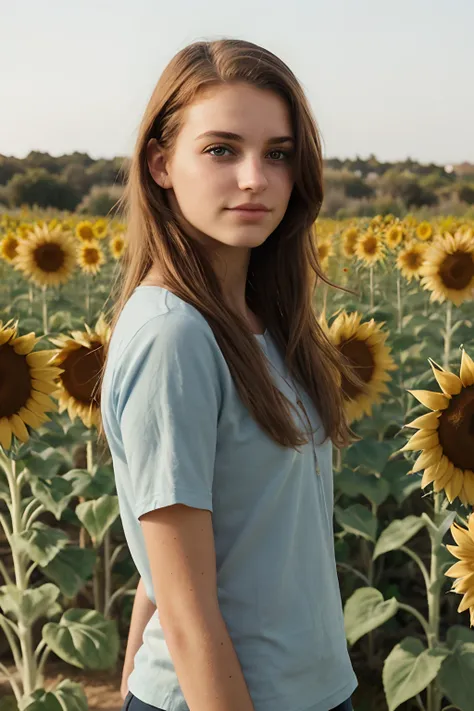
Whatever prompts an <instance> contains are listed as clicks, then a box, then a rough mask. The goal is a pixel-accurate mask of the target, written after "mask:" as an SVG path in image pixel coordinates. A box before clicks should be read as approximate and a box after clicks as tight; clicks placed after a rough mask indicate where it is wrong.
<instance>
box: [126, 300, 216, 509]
mask: <svg viewBox="0 0 474 711" xmlns="http://www.w3.org/2000/svg"><path fill="white" fill-rule="evenodd" d="M218 352H219V351H218V347H217V344H216V342H215V339H214V336H213V333H212V331H211V329H210V328H209V327H208V326H207V324H205V323H202V324H201V323H200V322H199V320H197V319H194V318H189V317H188V316H184V315H183V314H177V313H176V312H173V311H169V312H167V313H165V314H161V315H159V316H157V317H154V318H152V319H151V320H149V321H148V322H147V323H146V324H145V325H144V326H142V327H141V329H140V330H139V331H138V332H137V333H136V334H135V336H134V338H133V339H132V341H131V342H130V343H129V344H128V345H127V347H126V348H125V352H124V353H123V354H122V356H121V359H120V367H119V370H118V376H119V377H118V378H117V380H116V383H115V388H116V392H117V399H116V403H117V404H116V414H117V421H118V423H119V427H120V432H121V437H122V443H123V448H124V454H125V458H126V462H127V469H128V472H129V476H130V490H129V496H130V500H131V503H132V507H133V510H134V512H135V515H136V517H137V518H139V517H140V516H142V515H143V514H144V513H147V512H148V511H153V510H154V509H158V508H161V507H164V506H170V505H171V504H175V503H182V504H186V505H187V506H192V507H195V508H201V509H207V510H209V511H212V482H213V476H214V463H215V454H216V441H217V421H218V415H219V410H220V401H221V389H220V383H219V370H218Z"/></svg>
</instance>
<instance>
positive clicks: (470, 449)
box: [400, 350, 474, 506]
mask: <svg viewBox="0 0 474 711" xmlns="http://www.w3.org/2000/svg"><path fill="white" fill-rule="evenodd" d="M429 362H430V365H431V368H432V369H433V373H434V376H435V378H436V380H437V382H438V383H439V385H440V387H441V390H442V391H443V392H442V393H437V392H431V391H430V390H408V392H409V393H411V394H412V395H413V397H415V398H416V399H417V400H418V401H419V402H421V403H422V404H423V405H425V407H427V408H429V409H430V410H432V412H429V413H427V414H425V415H422V416H421V417H417V418H416V420H413V422H410V423H409V424H407V425H405V427H414V428H416V429H418V430H420V431H419V432H416V433H415V434H414V435H413V436H412V437H411V439H410V440H409V441H408V442H407V443H406V445H405V446H404V447H402V449H401V450H400V451H401V452H403V451H407V450H413V451H415V450H422V453H421V454H420V456H419V457H418V459H417V460H416V462H415V464H414V466H413V467H412V469H411V471H410V472H409V473H410V474H411V473H414V472H418V471H421V469H424V473H423V479H422V480H421V486H422V488H425V487H426V486H428V484H431V482H433V488H434V490H435V492H439V491H441V489H444V490H445V492H446V496H447V497H448V499H449V501H450V502H452V501H454V499H455V498H456V497H459V498H460V500H461V501H462V503H463V504H464V505H465V506H467V505H468V504H469V505H471V506H474V431H473V429H472V422H473V421H474V363H473V361H472V360H471V358H470V357H469V356H468V354H467V353H466V351H465V350H463V352H462V357H461V369H460V373H459V377H458V376H457V375H454V373H449V372H448V371H446V370H444V369H443V368H441V367H440V366H439V365H438V364H437V363H435V362H434V361H432V360H431V359H429Z"/></svg>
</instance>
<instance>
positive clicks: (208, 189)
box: [166, 84, 293, 248]
mask: <svg viewBox="0 0 474 711" xmlns="http://www.w3.org/2000/svg"><path fill="white" fill-rule="evenodd" d="M211 130H213V131H214V130H215V131H225V132H232V133H235V134H238V135H240V136H241V137H242V139H243V140H241V141H239V140H236V139H228V138H222V137H217V136H205V137H200V136H201V134H202V133H205V132H209V131H211ZM284 136H290V137H291V136H292V127H291V122H290V116H289V112H288V108H287V106H286V104H285V102H284V101H283V99H281V98H280V97H279V96H278V95H277V94H274V93H273V92H271V91H264V90H261V89H257V88H255V87H251V86H248V85H245V84H238V85H227V86H224V87H216V88H214V89H213V90H212V91H208V92H207V93H206V94H204V95H202V96H201V97H200V98H199V99H198V100H197V101H196V102H195V103H194V104H192V105H191V106H189V107H188V108H187V109H186V111H185V114H184V119H183V125H182V128H181V130H180V132H179V134H178V138H177V141H176V145H175V150H174V153H173V156H172V158H171V160H170V162H169V163H168V164H167V166H166V167H167V172H168V175H169V180H170V183H171V188H172V189H171V190H170V191H169V193H171V194H169V197H170V199H171V202H172V203H173V204H174V207H175V208H177V209H178V210H179V212H180V213H181V214H182V216H183V217H184V220H185V221H186V223H187V224H188V225H189V226H190V227H191V228H193V230H192V231H194V232H195V234H196V236H198V234H199V233H201V234H202V235H205V236H208V237H211V238H213V239H214V240H217V241H219V242H221V243H224V244H228V245H233V246H240V247H244V246H246V247H250V248H251V247H256V246H258V245H260V244H262V242H264V241H265V239H266V238H267V237H268V236H269V235H270V234H271V233H272V232H273V231H274V230H275V228H276V227H277V226H278V224H279V223H280V222H281V220H282V218H283V216H284V214H285V212H286V208H287V206H288V202H289V199H290V195H291V191H292V188H293V177H292V156H291V151H292V148H293V146H292V144H290V143H289V142H280V143H278V144H274V145H273V144H272V145H270V144H269V143H268V141H269V139H271V138H274V137H284ZM247 202H251V203H262V204H263V205H265V206H266V207H267V208H268V210H269V211H268V212H266V213H265V214H264V215H263V216H262V217H261V218H259V219H251V220H250V219H249V218H248V216H247V218H246V216H245V215H244V216H243V217H242V216H241V215H240V216H239V213H237V212H233V211H232V210H230V209H229V208H235V207H236V206H237V205H240V204H242V203H247Z"/></svg>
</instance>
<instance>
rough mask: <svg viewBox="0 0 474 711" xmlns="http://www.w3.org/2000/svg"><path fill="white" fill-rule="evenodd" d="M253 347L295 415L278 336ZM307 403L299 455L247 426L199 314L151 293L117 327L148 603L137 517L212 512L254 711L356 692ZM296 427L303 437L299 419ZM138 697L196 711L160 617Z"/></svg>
mask: <svg viewBox="0 0 474 711" xmlns="http://www.w3.org/2000/svg"><path fill="white" fill-rule="evenodd" d="M255 338H257V340H258V343H259V344H260V346H261V348H262V349H263V352H264V353H265V355H266V357H267V359H268V362H269V367H270V371H271V373H272V377H273V378H274V381H275V384H276V385H277V387H279V388H280V390H281V391H282V392H283V393H284V395H285V396H286V397H287V398H288V399H289V400H290V401H291V402H292V403H293V404H296V401H297V396H296V395H295V393H294V391H293V390H292V389H291V388H290V387H289V386H288V385H287V384H286V383H285V381H284V380H283V379H282V377H281V375H283V376H284V377H285V378H286V379H287V380H288V381H290V382H292V381H291V379H290V376H289V373H288V370H287V368H286V367H285V364H284V361H283V359H282V357H281V356H280V353H279V352H278V351H277V348H276V346H275V343H274V342H273V340H272V338H271V336H270V334H269V333H268V331H266V332H265V333H264V334H263V335H255ZM292 385H293V386H294V383H293V382H292ZM298 390H299V396H300V398H301V400H302V401H303V403H304V405H305V407H306V410H307V412H308V415H309V417H310V419H311V423H312V427H313V429H315V430H316V432H315V434H314V442H315V447H314V449H313V446H312V443H311V437H310V438H309V442H308V444H306V445H303V446H302V447H300V451H299V452H297V451H295V450H294V449H291V448H285V447H282V446H280V445H279V444H277V443H276V442H275V441H273V440H272V439H271V438H270V437H269V436H268V435H267V434H266V433H265V432H264V431H263V430H262V429H261V427H260V426H259V425H258V424H257V423H256V422H255V420H254V419H253V418H252V417H251V415H250V412H249V410H248V409H247V408H246V407H245V406H244V404H243V403H242V401H241V399H240V397H239V395H238V393H237V390H236V387H235V385H234V382H233V379H232V377H231V374H230V371H229V368H228V366H227V363H226V360H225V358H224V356H223V354H222V351H221V350H220V348H219V346H218V345H217V341H216V340H215V337H214V334H213V332H212V329H211V328H210V326H209V324H208V323H207V321H206V319H205V318H204V317H203V316H202V314H201V313H200V312H199V311H198V310H197V309H195V308H194V307H193V306H191V305H190V304H188V303H187V302H185V301H183V300H182V299H181V298H179V297H178V296H176V295H175V294H173V293H172V292H170V291H168V290H167V289H165V288H163V287H159V286H146V285H142V286H139V287H137V288H136V290H135V291H134V292H133V294H132V295H131V297H130V299H129V300H128V302H127V303H126V305H125V307H124V309H123V311H122V313H121V314H120V317H119V320H118V322H117V325H116V328H115V329H114V332H113V334H112V338H111V341H110V354H109V360H108V364H107V368H106V372H105V375H104V382H103V390H102V397H101V411H102V417H103V424H104V430H105V434H106V437H107V440H108V443H109V447H110V450H111V454H112V460H113V467H114V473H115V480H116V486H117V494H118V499H119V504H120V515H121V519H122V523H123V528H124V533H125V536H126V540H127V544H128V547H129V549H130V553H131V555H132V558H133V561H134V563H135V565H136V567H137V569H138V572H139V573H140V575H141V577H142V578H143V582H144V586H145V590H146V592H147V595H148V597H149V598H150V600H152V601H153V602H154V603H155V604H156V600H155V596H154V592H153V584H152V578H151V571H150V566H149V563H148V559H147V554H146V549H145V543H144V538H143V535H142V530H141V525H140V521H139V516H141V515H142V514H144V513H146V512H147V511H152V510H154V509H158V508H160V507H163V506H169V505H171V504H174V503H181V504H186V505H187V506H193V507H195V508H201V509H207V510H208V511H212V522H213V531H214V538H215V549H216V564H217V594H218V600H219V606H220V610H221V613H222V616H223V618H224V620H225V623H226V625H227V628H228V631H229V634H230V636H231V639H232V642H233V644H234V647H235V650H236V653H237V655H238V658H239V661H240V664H241V666H242V671H243V674H244V678H245V681H246V683H247V686H248V688H249V691H250V695H251V698H252V701H253V705H254V707H255V711H328V709H330V708H332V707H334V706H337V705H338V704H340V703H342V702H343V701H345V700H346V699H347V698H348V697H349V696H350V695H351V694H352V693H353V691H354V690H355V689H356V687H357V685H358V684H357V678H356V676H355V674H354V671H353V669H352V665H351V661H350V658H349V654H348V649H347V643H346V638H345V633H344V622H343V614H342V603H341V594H340V590H339V583H338V578H337V572H336V564H335V556H334V538H333V473H332V442H331V440H330V439H329V438H327V439H325V437H324V427H323V425H322V422H321V419H320V417H319V414H318V412H317V410H316V409H315V408H314V406H313V404H312V402H311V400H310V399H309V397H308V396H307V395H306V394H305V393H304V392H303V391H302V389H301V388H298ZM300 411H301V410H300ZM296 417H297V415H296V413H295V418H296ZM295 421H296V422H297V423H298V424H299V426H300V428H305V422H306V421H305V418H304V415H303V414H302V415H301V417H300V418H299V422H298V421H297V420H295ZM128 683H129V689H130V691H131V692H132V693H133V694H134V695H135V696H136V697H137V698H138V699H140V700H141V701H144V702H145V703H148V704H151V705H153V706H157V707H159V708H161V709H165V711H189V708H188V705H187V703H186V701H185V698H184V696H183V693H182V691H181V688H180V685H179V681H178V677H177V674H176V672H175V668H174V665H173V661H172V659H171V656H170V653H169V650H168V647H167V644H166V641H165V637H164V634H163V630H162V628H161V626H160V620H159V611H157V612H155V613H154V614H153V616H152V617H151V619H150V621H149V623H148V625H147V626H146V629H145V631H144V634H143V644H142V646H141V647H140V649H139V650H138V652H137V654H136V655H135V668H134V671H133V672H132V674H131V675H130V677H129V680H128Z"/></svg>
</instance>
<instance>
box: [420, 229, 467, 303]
mask: <svg viewBox="0 0 474 711" xmlns="http://www.w3.org/2000/svg"><path fill="white" fill-rule="evenodd" d="M420 274H421V276H422V277H423V278H422V280H421V285H422V286H423V288H424V289H427V290H428V291H431V296H430V301H440V302H443V301H445V300H446V299H448V300H449V301H452V302H453V304H455V305H456V306H460V305H461V304H462V303H463V302H464V301H469V300H471V299H473V298H474V240H473V239H472V238H471V237H470V236H469V234H468V233H465V234H462V233H461V232H459V231H457V232H456V234H455V235H454V236H453V235H450V234H449V233H446V234H445V236H444V237H442V238H438V239H437V240H435V241H434V242H433V243H432V244H431V245H430V247H429V249H428V250H427V252H426V254H425V263H424V264H423V266H422V268H421V269H420Z"/></svg>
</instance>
